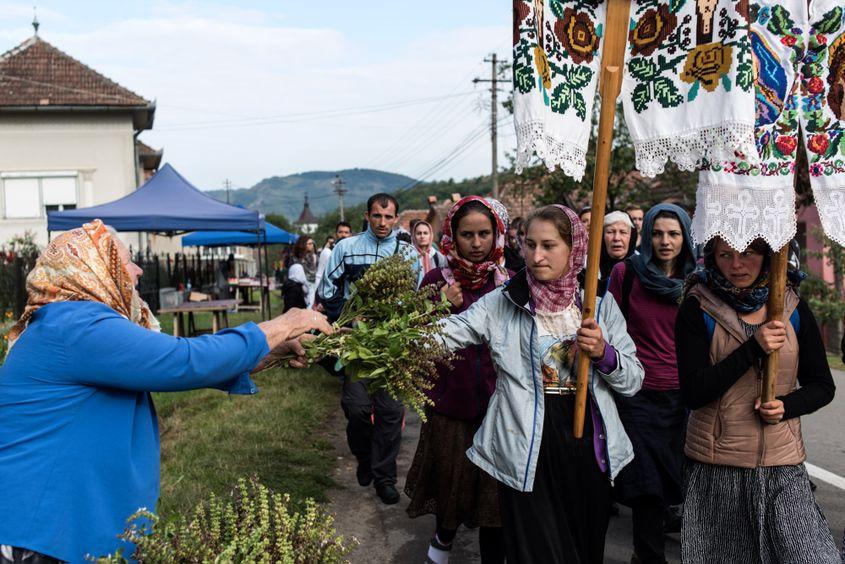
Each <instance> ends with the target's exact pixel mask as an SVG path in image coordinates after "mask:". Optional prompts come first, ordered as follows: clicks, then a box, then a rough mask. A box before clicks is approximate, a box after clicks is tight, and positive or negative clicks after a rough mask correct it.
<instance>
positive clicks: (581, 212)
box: [563, 206, 593, 219]
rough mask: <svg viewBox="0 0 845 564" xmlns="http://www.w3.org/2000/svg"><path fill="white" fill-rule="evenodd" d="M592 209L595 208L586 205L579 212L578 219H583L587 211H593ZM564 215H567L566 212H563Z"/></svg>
mask: <svg viewBox="0 0 845 564" xmlns="http://www.w3.org/2000/svg"><path fill="white" fill-rule="evenodd" d="M592 211H593V208H591V207H590V206H585V207H583V208H581V211H579V212H578V219H581V218H582V217H584V214H585V213H587V212H592ZM563 215H566V214H563ZM567 219H568V218H567Z"/></svg>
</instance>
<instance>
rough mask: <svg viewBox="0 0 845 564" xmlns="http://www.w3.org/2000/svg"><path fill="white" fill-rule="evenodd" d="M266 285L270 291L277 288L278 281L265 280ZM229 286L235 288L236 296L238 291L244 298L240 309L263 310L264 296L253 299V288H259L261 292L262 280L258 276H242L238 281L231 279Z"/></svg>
mask: <svg viewBox="0 0 845 564" xmlns="http://www.w3.org/2000/svg"><path fill="white" fill-rule="evenodd" d="M265 286H266V287H267V289H268V291H273V290H275V289H276V281H275V280H273V279H271V280H269V281H265ZM229 287H230V288H234V290H235V296H236V297H237V295H238V293H240V295H241V299H242V301H241V305H240V309H242V310H245V311H246V310H254V311H259V310H261V308H262V305H261V304H262V303H263V301H264V296H263V295H260V296H259V300H258V302H256V301H254V300H253V299H252V291H253V290H255V289H258V291H259V292H261V282H259V281H258V279H257V278H241V279H239V280H238V281H237V282H235V281H234V280H230V281H229Z"/></svg>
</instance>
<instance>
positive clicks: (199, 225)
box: [47, 163, 269, 314]
mask: <svg viewBox="0 0 845 564" xmlns="http://www.w3.org/2000/svg"><path fill="white" fill-rule="evenodd" d="M94 219H101V220H103V222H104V223H106V224H107V225H110V226H112V227H114V228H115V229H116V230H117V231H144V232H151V233H162V234H166V235H176V234H179V233H185V232H187V231H200V230H202V231H247V232H249V233H247V235H249V237H250V238H251V240H252V243H253V244H258V245H260V244H261V242H262V239H263V238H264V229H265V222H264V218H263V216H261V215H259V213H258V212H257V211H250V210H247V209H244V208H239V207H236V206H231V205H229V204H226V203H224V202H221V201H219V200H215V199H214V198H212V197H210V196H207V195H206V194H203V193H202V192H201V191H200V190H198V189H197V188H196V187H195V186H194V185H192V184H191V183H190V182H188V181H187V180H186V179H185V177H184V176H182V175H181V174H179V172H177V171H176V169H175V168H173V167H172V166H171V165H170V164H169V163H168V164H165V165H164V166H163V167H161V168H160V169H159V171H158V172H157V173H156V174H155V175H154V176H153V177H152V178H150V179H149V180H147V181H146V182H145V183H144V184H143V185H142V186H140V187H139V188H138V189H137V190H135V191H134V192H132V193H131V194H128V195H126V196H124V197H123V198H120V199H118V200H115V201H113V202H109V203H107V204H101V205H99V206H92V207H89V208H79V209H75V210H68V211H57V212H50V213H48V214H47V232H48V234H49V233H50V232H52V231H68V230H70V229H75V228H77V227H79V226H81V225H82V224H83V223H87V222H90V221H92V220H94ZM258 271H259V273H262V274H263V273H264V269H263V268H262V266H261V252H260V250H259V253H258ZM261 279H263V277H262V278H261ZM264 297H268V298H269V296H267V288H266V287H265V288H264V289H263V291H262V298H264ZM267 306H268V310H267V311H268V314H269V299H268V300H267ZM262 310H263V303H262Z"/></svg>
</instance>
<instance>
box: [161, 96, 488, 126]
mask: <svg viewBox="0 0 845 564" xmlns="http://www.w3.org/2000/svg"><path fill="white" fill-rule="evenodd" d="M472 93H473V92H472V91H469V92H461V93H458V94H446V95H441V96H429V97H426V98H416V99H412V100H403V101H399V102H388V103H385V104H371V105H367V106H357V107H348V108H339V109H335V110H327V111H322V112H301V113H294V114H280V115H275V116H262V117H258V118H249V119H232V120H212V121H205V122H191V123H189V122H184V123H181V124H174V125H171V126H168V127H159V128H157V129H158V130H159V131H178V130H188V129H210V128H217V127H248V126H255V125H271V124H278V123H298V122H303V121H312V120H318V119H327V118H338V117H347V116H352V115H359V114H369V113H377V112H386V111H391V110H396V109H401V108H407V107H410V106H417V105H422V104H429V103H432V102H436V101H439V100H444V99H448V98H459V97H461V96H467V95H469V94H472Z"/></svg>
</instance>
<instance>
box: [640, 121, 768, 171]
mask: <svg viewBox="0 0 845 564" xmlns="http://www.w3.org/2000/svg"><path fill="white" fill-rule="evenodd" d="M634 150H635V151H636V154H637V168H638V169H639V171H640V172H641V173H642V174H643V175H644V176H650V177H654V176H657V175H658V174H661V173H662V172H663V170H664V168H665V167H666V162H667V161H669V160H671V161H672V162H674V163H675V164H676V165H678V168H680V169H681V170H689V171H692V170H696V169H697V168H699V166H700V165H701V163H702V161H703V160H710V161H732V160H736V154H735V153H737V152H739V153H742V154H743V155H745V157H746V160H747V161H749V162H750V163H751V164H755V163H756V162H757V160H758V159H757V146H756V145H755V143H754V125H753V124H748V123H737V122H727V123H722V124H719V125H718V126H713V127H704V128H700V129H694V130H689V131H684V132H679V133H678V134H677V135H673V136H671V137H660V138H658V139H647V140H643V141H635V142H634Z"/></svg>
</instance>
